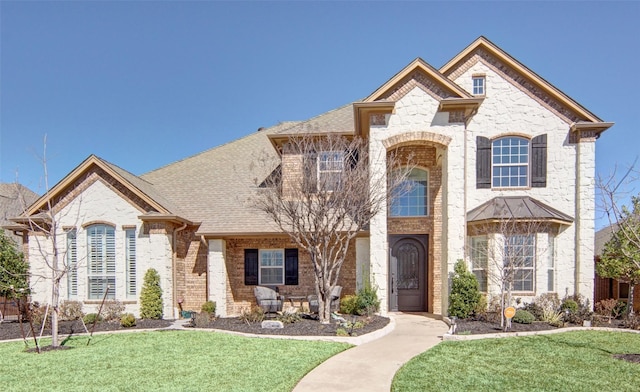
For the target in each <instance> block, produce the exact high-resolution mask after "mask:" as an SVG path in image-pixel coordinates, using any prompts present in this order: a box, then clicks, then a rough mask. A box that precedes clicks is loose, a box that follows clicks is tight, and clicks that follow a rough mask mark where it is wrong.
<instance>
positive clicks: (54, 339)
mask: <svg viewBox="0 0 640 392" xmlns="http://www.w3.org/2000/svg"><path fill="white" fill-rule="evenodd" d="M51 290H52V291H51V346H53V347H58V346H60V342H59V341H58V301H59V300H60V283H59V282H58V280H57V279H55V278H54V279H53V287H52V289H51ZM43 322H44V321H43Z"/></svg>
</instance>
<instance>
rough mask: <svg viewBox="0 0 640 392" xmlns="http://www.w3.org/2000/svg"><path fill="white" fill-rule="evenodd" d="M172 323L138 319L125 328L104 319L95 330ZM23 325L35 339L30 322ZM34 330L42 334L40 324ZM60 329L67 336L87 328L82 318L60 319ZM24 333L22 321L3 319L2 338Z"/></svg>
mask: <svg viewBox="0 0 640 392" xmlns="http://www.w3.org/2000/svg"><path fill="white" fill-rule="evenodd" d="M170 325H171V321H168V320H136V326H135V327H131V328H124V327H122V326H121V325H120V321H118V320H115V321H103V322H100V323H97V324H96V328H95V330H94V331H95V332H99V331H119V330H123V329H158V328H166V327H168V326H170ZM22 327H23V328H24V333H25V334H26V335H27V336H28V337H31V339H33V337H32V335H31V333H30V327H29V324H28V323H22ZM91 327H92V325H91V324H89V325H87V329H88V330H89V331H91ZM34 330H35V332H36V336H39V335H40V326H38V325H34ZM58 330H59V332H60V336H67V335H70V334H81V333H85V332H86V331H85V329H84V327H83V326H82V322H81V321H80V320H75V321H60V322H59V323H58ZM49 335H51V328H50V327H49V326H47V327H46V328H45V329H44V333H43V336H49ZM21 338H22V333H21V332H20V323H19V322H17V321H3V322H2V323H1V324H0V340H8V339H21Z"/></svg>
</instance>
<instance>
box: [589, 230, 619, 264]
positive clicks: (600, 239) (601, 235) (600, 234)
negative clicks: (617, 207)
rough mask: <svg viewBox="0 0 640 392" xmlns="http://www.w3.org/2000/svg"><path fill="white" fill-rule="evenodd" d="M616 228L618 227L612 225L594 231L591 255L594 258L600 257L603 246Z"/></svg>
mask: <svg viewBox="0 0 640 392" xmlns="http://www.w3.org/2000/svg"><path fill="white" fill-rule="evenodd" d="M617 227H618V225H617V224H615V223H614V224H612V225H609V226H607V227H604V228H602V229H600V230H598V231H596V234H595V238H594V249H593V253H594V255H595V256H600V255H602V252H603V251H604V245H605V244H606V243H607V242H609V240H610V239H611V238H612V237H613V234H614V232H615V231H616V230H617Z"/></svg>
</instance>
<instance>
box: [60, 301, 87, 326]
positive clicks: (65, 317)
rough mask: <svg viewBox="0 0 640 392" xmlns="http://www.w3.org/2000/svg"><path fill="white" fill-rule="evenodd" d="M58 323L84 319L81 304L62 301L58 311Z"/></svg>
mask: <svg viewBox="0 0 640 392" xmlns="http://www.w3.org/2000/svg"><path fill="white" fill-rule="evenodd" d="M58 316H59V318H60V321H73V320H78V319H81V318H83V317H84V312H83V311H82V302H78V301H63V302H62V304H61V305H60V309H59V311H58Z"/></svg>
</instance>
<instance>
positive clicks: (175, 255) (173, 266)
mask: <svg viewBox="0 0 640 392" xmlns="http://www.w3.org/2000/svg"><path fill="white" fill-rule="evenodd" d="M186 228H187V224H186V223H183V224H182V227H178V228H176V229H173V241H172V242H173V244H172V245H173V254H172V255H171V271H172V275H173V277H172V280H173V284H172V286H173V290H172V291H173V311H174V316H175V311H176V309H177V308H178V299H177V295H178V288H177V286H178V285H177V282H176V277H177V273H176V263H177V259H178V240H177V238H178V233H179V232H181V231H182V230H184V229H186ZM179 316H180V315H178V317H177V318H179Z"/></svg>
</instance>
